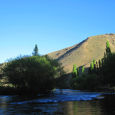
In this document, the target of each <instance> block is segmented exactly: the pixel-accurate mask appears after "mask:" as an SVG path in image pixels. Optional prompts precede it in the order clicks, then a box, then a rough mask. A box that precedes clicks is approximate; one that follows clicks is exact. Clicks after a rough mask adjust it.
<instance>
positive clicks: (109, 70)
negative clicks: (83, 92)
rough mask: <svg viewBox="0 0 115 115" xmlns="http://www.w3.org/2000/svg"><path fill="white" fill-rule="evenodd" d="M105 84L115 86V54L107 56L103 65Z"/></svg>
mask: <svg viewBox="0 0 115 115" xmlns="http://www.w3.org/2000/svg"><path fill="white" fill-rule="evenodd" d="M103 77H104V78H103V82H104V83H105V84H111V85H115V53H110V54H108V55H107V58H106V60H105V61H104V64H103Z"/></svg>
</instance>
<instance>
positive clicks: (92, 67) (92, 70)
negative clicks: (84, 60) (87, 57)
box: [90, 62, 94, 74]
mask: <svg viewBox="0 0 115 115" xmlns="http://www.w3.org/2000/svg"><path fill="white" fill-rule="evenodd" d="M90 68H91V73H92V74H93V72H94V66H93V62H91V64H90Z"/></svg>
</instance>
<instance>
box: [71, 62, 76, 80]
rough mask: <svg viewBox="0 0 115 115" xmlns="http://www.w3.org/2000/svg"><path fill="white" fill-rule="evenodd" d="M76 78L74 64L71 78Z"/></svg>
mask: <svg viewBox="0 0 115 115" xmlns="http://www.w3.org/2000/svg"><path fill="white" fill-rule="evenodd" d="M76 76H77V70H76V64H73V72H72V78H75V77H76Z"/></svg>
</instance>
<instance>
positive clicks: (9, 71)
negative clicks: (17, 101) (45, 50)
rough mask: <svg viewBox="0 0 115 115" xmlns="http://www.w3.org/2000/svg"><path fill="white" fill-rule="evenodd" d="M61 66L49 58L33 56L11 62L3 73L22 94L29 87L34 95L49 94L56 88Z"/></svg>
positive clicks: (3, 69)
mask: <svg viewBox="0 0 115 115" xmlns="http://www.w3.org/2000/svg"><path fill="white" fill-rule="evenodd" d="M61 70H62V68H60V64H59V63H58V62H57V61H56V60H53V59H51V58H49V57H48V56H31V57H28V58H18V59H14V60H12V61H9V62H8V63H7V65H5V66H4V68H2V71H3V72H4V74H5V75H6V76H8V80H9V82H10V83H11V84H13V85H14V86H16V87H17V88H18V89H19V90H20V92H22V90H23V89H24V88H25V87H27V88H28V89H30V90H31V91H32V93H47V92H49V91H50V90H52V89H53V88H54V86H55V80H54V78H55V76H56V75H58V73H59V72H60V71H61Z"/></svg>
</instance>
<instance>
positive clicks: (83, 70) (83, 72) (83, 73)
mask: <svg viewBox="0 0 115 115" xmlns="http://www.w3.org/2000/svg"><path fill="white" fill-rule="evenodd" d="M82 76H83V77H84V76H85V69H84V66H83V67H82Z"/></svg>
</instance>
